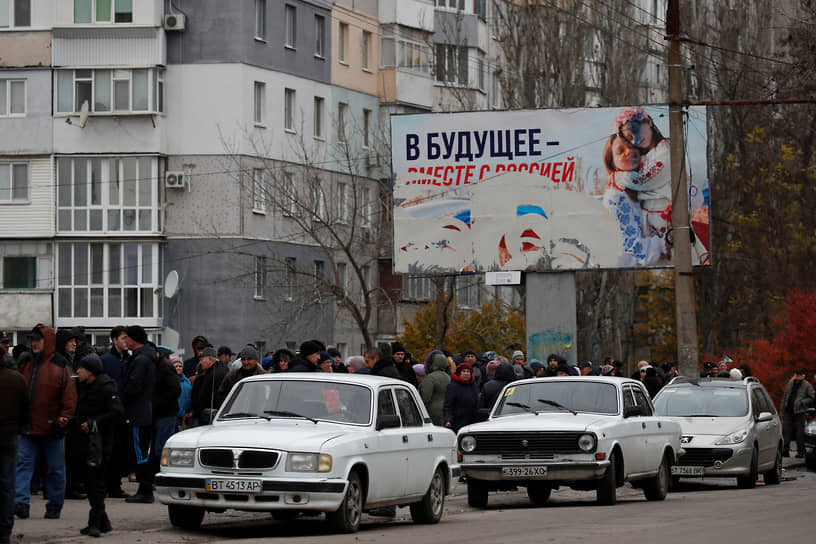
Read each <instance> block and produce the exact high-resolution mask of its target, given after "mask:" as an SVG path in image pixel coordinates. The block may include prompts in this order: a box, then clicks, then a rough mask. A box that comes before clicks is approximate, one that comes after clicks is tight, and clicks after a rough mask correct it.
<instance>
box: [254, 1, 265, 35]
mask: <svg viewBox="0 0 816 544" xmlns="http://www.w3.org/2000/svg"><path fill="white" fill-rule="evenodd" d="M255 39H256V40H261V41H265V40H266V0H255Z"/></svg>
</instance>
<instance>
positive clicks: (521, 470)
mask: <svg viewBox="0 0 816 544" xmlns="http://www.w3.org/2000/svg"><path fill="white" fill-rule="evenodd" d="M546 475H547V467H540V466H539V467H502V476H503V477H504V478H533V477H536V476H546Z"/></svg>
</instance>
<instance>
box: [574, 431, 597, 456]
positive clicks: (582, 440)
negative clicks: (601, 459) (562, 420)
mask: <svg viewBox="0 0 816 544" xmlns="http://www.w3.org/2000/svg"><path fill="white" fill-rule="evenodd" d="M596 443H597V440H596V438H595V435H594V434H588V433H587V434H582V435H581V436H579V437H578V447H579V448H581V451H585V452H587V453H589V452H591V451H592V450H594V449H595V445H596Z"/></svg>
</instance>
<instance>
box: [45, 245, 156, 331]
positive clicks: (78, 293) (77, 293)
mask: <svg viewBox="0 0 816 544" xmlns="http://www.w3.org/2000/svg"><path fill="white" fill-rule="evenodd" d="M159 252H160V249H159V244H158V243H148V242H128V243H102V242H100V243H88V242H74V243H61V244H57V291H56V306H57V317H58V318H94V317H98V318H113V317H117V318H158V317H160V315H161V312H160V307H161V300H160V298H159V297H160V294H161V290H160V289H159V287H160V272H161V267H160V259H159Z"/></svg>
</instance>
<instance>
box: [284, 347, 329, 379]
mask: <svg viewBox="0 0 816 544" xmlns="http://www.w3.org/2000/svg"><path fill="white" fill-rule="evenodd" d="M321 351H324V350H323V348H322V346H321V344H320V342H317V341H315V340H307V341H305V342H303V343H302V344H301V345H300V351H299V352H298V354H297V355H295V358H294V359H292V361H291V362H290V363H289V372H317V360H318V358H319V357H320V352H321Z"/></svg>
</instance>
